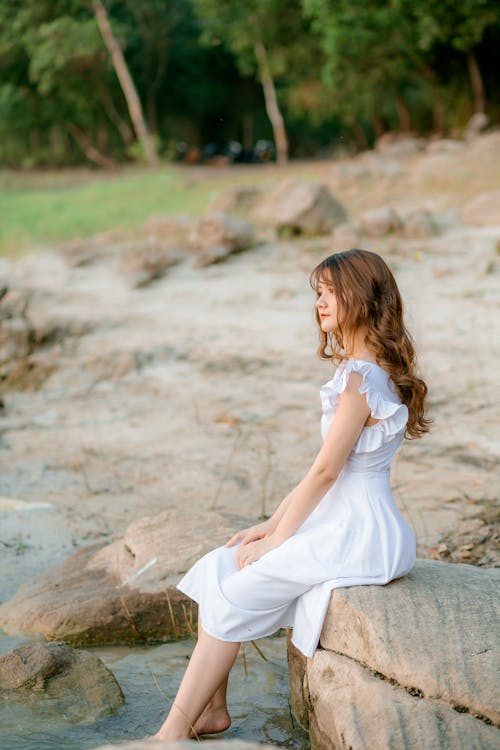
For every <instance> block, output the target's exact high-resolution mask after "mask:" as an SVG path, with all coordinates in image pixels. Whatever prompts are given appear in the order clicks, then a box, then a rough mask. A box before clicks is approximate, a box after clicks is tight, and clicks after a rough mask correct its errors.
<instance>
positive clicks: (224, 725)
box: [191, 675, 231, 737]
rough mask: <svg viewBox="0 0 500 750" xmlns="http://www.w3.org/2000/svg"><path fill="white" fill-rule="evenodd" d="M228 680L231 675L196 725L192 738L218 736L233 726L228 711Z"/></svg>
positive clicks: (227, 677)
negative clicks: (203, 735)
mask: <svg viewBox="0 0 500 750" xmlns="http://www.w3.org/2000/svg"><path fill="white" fill-rule="evenodd" d="M228 679H229V675H227V676H226V677H225V678H224V680H223V682H222V684H221V685H220V686H219V688H218V689H217V690H216V692H215V695H214V696H213V697H212V700H211V701H210V702H209V703H208V705H207V706H206V708H205V710H204V711H203V712H202V714H201V715H200V717H199V719H198V720H197V722H196V724H195V725H194V732H191V736H192V737H196V736H197V735H198V737H199V736H200V735H202V734H217V733H218V732H224V731H225V730H226V729H229V727H230V726H231V717H230V715H229V711H228V710H227V682H228Z"/></svg>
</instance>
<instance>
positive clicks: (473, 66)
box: [467, 50, 486, 113]
mask: <svg viewBox="0 0 500 750" xmlns="http://www.w3.org/2000/svg"><path fill="white" fill-rule="evenodd" d="M467 67H468V68H469V77H470V82H471V86H472V94H473V97H474V112H475V113H476V112H484V108H485V104H486V102H485V96H484V85H483V78H482V76H481V71H480V70H479V65H478V62H477V57H476V56H475V54H474V52H472V50H469V51H468V52H467Z"/></svg>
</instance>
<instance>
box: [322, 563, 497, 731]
mask: <svg viewBox="0 0 500 750" xmlns="http://www.w3.org/2000/svg"><path fill="white" fill-rule="evenodd" d="M499 594H500V570H498V569H481V568H475V567H474V566H473V565H450V564H447V563H441V562H438V561H435V560H419V561H418V562H417V563H416V565H415V566H414V568H413V570H412V571H411V572H410V573H409V575H407V576H405V577H404V578H400V579H398V580H396V581H392V582H391V583H390V584H388V585H386V586H353V587H351V588H346V589H338V590H337V591H335V592H334V594H333V596H332V599H331V602H330V607H329V610H328V614H327V616H326V619H325V624H324V627H323V632H322V634H321V639H320V643H321V646H322V647H323V648H325V649H330V650H332V651H336V652H338V653H340V654H345V656H348V657H350V658H351V659H354V660H356V661H358V662H360V663H361V664H367V665H369V666H370V668H372V669H374V670H376V671H377V672H380V673H381V674H383V675H385V677H387V678H388V679H394V680H396V681H397V682H398V684H400V685H402V686H404V687H405V688H407V689H411V690H414V691H418V692H419V693H421V694H422V695H424V696H425V697H426V698H429V699H431V700H439V701H445V702H446V703H449V704H450V705H454V706H457V707H463V708H466V709H467V710H468V711H470V712H471V713H474V714H480V715H484V716H486V717H487V718H488V719H490V720H491V721H493V722H494V723H500V701H499V698H500V695H499V694H498V693H497V694H496V696H495V691H494V686H495V685H496V684H498V680H497V677H498V673H497V669H498V664H496V663H495V658H494V654H495V650H496V649H498V645H499V638H498V635H497V632H498V631H497V632H495V628H494V627H493V623H494V622H498V621H499V618H500V596H499ZM497 653H498V651H497ZM495 698H496V700H495Z"/></svg>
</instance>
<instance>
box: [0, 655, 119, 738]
mask: <svg viewBox="0 0 500 750" xmlns="http://www.w3.org/2000/svg"><path fill="white" fill-rule="evenodd" d="M0 700H1V701H2V702H5V701H25V702H27V703H29V705H30V706H33V703H34V702H35V703H39V702H43V704H44V713H45V714H47V712H50V713H53V714H54V715H64V717H65V719H66V720H68V721H71V722H74V723H85V724H88V723H93V722H94V721H96V720H97V719H98V718H100V717H101V716H105V715H106V714H110V713H114V712H116V711H117V710H118V709H119V708H120V707H121V706H122V704H123V703H124V697H123V693H122V691H121V689H120V686H119V685H118V683H117V681H116V679H115V677H114V675H113V674H112V672H110V671H109V669H108V668H107V667H105V666H104V664H103V663H102V661H101V660H100V659H99V658H98V657H97V656H95V655H94V654H91V653H88V652H86V651H79V650H76V649H74V648H72V647H71V646H68V645H67V644H66V643H32V644H29V645H27V646H21V647H20V648H15V649H14V650H13V651H9V652H8V653H6V654H3V655H2V656H0Z"/></svg>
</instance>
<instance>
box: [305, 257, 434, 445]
mask: <svg viewBox="0 0 500 750" xmlns="http://www.w3.org/2000/svg"><path fill="white" fill-rule="evenodd" d="M320 282H321V283H324V284H328V285H331V286H332V288H333V290H334V292H335V296H336V298H337V307H338V310H337V320H338V325H337V327H336V330H335V332H334V333H333V334H332V333H326V332H325V331H323V330H322V329H321V318H320V317H319V313H318V310H317V308H316V321H317V323H318V327H319V331H320V345H319V349H318V354H319V356H320V357H321V358H322V359H330V360H332V361H333V362H334V363H335V364H337V365H338V364H340V362H342V361H343V360H344V359H347V356H346V355H345V354H343V353H342V349H343V348H344V347H345V344H346V342H348V341H349V340H352V338H353V336H354V334H355V333H356V332H357V331H359V330H360V329H365V330H366V332H367V333H366V338H365V343H366V345H367V346H368V347H369V348H370V349H371V351H373V353H374V355H375V359H376V361H377V363H378V364H379V365H380V366H381V367H383V368H384V369H385V370H386V371H387V372H388V373H389V375H390V377H391V379H392V381H393V383H394V385H395V386H396V390H397V392H398V394H399V397H400V398H401V401H402V402H403V403H404V404H406V406H407V407H408V424H407V426H406V432H405V437H406V438H409V439H411V438H417V437H421V436H422V435H423V434H424V433H426V432H428V431H429V425H430V424H431V422H433V420H432V419H430V418H428V417H426V416H425V411H426V396H427V386H426V384H425V382H424V381H423V380H422V378H420V377H418V375H417V374H416V369H417V363H416V354H415V346H414V343H413V340H412V337H411V335H410V333H409V332H408V331H407V329H406V327H405V325H404V322H403V302H402V299H401V294H400V292H399V289H398V287H397V284H396V280H395V278H394V276H393V274H392V272H391V270H390V268H389V267H388V265H387V264H386V263H385V261H384V260H383V259H382V258H381V257H380V255H377V253H373V252H371V251H369V250H358V249H353V250H346V251H344V252H341V253H334V254H333V255H330V256H329V257H328V258H325V260H323V261H322V262H321V263H320V264H319V265H318V266H316V268H315V269H314V270H313V271H312V273H311V276H310V283H311V286H312V288H313V289H314V290H315V291H316V292H317V291H318V285H319V283H320Z"/></svg>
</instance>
